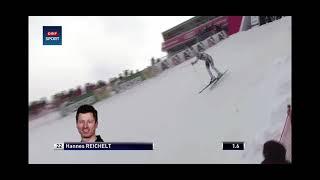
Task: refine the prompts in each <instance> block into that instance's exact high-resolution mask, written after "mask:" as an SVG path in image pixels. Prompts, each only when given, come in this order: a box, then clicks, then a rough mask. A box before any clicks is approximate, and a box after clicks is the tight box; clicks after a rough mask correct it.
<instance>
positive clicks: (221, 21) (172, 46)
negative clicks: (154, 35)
mask: <svg viewBox="0 0 320 180" xmlns="http://www.w3.org/2000/svg"><path fill="white" fill-rule="evenodd" d="M270 17H273V16H270ZM274 17H276V16H274ZM261 19H265V18H264V16H195V17H193V18H191V19H189V20H187V21H185V22H183V23H181V24H178V25H177V26H175V27H172V28H170V29H168V30H166V31H165V32H163V33H162V37H163V39H164V42H163V43H162V51H165V52H167V53H168V57H171V56H173V55H174V54H176V53H178V52H180V51H183V50H185V49H187V48H188V47H191V46H192V45H194V44H197V43H198V42H201V41H203V40H204V39H206V38H208V37H210V36H212V35H214V34H216V33H218V32H220V31H224V32H225V33H226V34H227V35H228V36H230V35H232V34H234V33H237V32H239V31H244V30H247V29H250V28H251V27H252V26H255V25H261V24H263V23H264V22H262V21H261ZM254 23H255V24H254Z"/></svg>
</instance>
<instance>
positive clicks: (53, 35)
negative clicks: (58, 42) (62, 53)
mask: <svg viewBox="0 0 320 180" xmlns="http://www.w3.org/2000/svg"><path fill="white" fill-rule="evenodd" d="M47 36H49V37H57V36H59V34H58V32H56V31H55V32H47Z"/></svg>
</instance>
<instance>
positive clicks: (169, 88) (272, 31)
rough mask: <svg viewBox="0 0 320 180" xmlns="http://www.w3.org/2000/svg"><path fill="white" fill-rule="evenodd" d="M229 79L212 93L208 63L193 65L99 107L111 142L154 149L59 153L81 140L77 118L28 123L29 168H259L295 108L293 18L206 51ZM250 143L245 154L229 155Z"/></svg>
mask: <svg viewBox="0 0 320 180" xmlns="http://www.w3.org/2000/svg"><path fill="white" fill-rule="evenodd" d="M206 52H207V53H209V54H210V55H212V56H213V58H214V60H215V64H216V65H217V67H218V68H219V69H220V70H226V69H229V73H227V74H226V76H225V77H224V78H223V79H222V80H221V81H220V83H219V84H218V85H217V86H216V87H215V88H214V89H212V90H210V89H207V90H205V91H204V92H203V93H202V94H198V91H199V90H200V89H201V88H202V87H203V86H204V85H205V84H206V83H207V82H208V80H209V76H208V74H207V71H206V69H205V65H204V63H203V62H199V63H197V64H196V65H195V66H191V65H190V62H191V61H193V60H194V59H191V60H189V61H186V62H184V63H182V64H180V65H178V66H176V67H174V68H172V69H169V70H167V71H164V72H163V73H161V74H160V75H159V76H157V77H155V78H153V79H148V80H146V81H145V82H144V83H142V84H141V85H139V86H136V87H134V88H132V89H130V90H128V91H126V92H123V93H121V94H117V95H115V96H113V97H111V98H109V99H107V100H105V101H101V102H98V103H96V104H95V105H94V107H95V108H96V109H97V110H98V117H99V126H98V129H97V134H100V135H101V136H102V138H103V139H104V141H107V142H116V141H120V142H153V143H154V148H155V150H153V151H54V150H53V144H54V143H59V142H65V141H80V136H79V134H78V132H77V129H76V126H75V113H73V114H70V115H69V116H66V117H64V118H61V119H59V118H56V115H55V114H50V115H47V116H45V117H42V119H38V120H37V121H34V122H41V121H42V120H44V121H45V120H46V119H48V118H49V119H50V118H52V119H56V120H52V121H50V123H46V124H42V125H41V126H40V125H38V126H37V125H33V124H32V122H31V123H29V163H45V164H46V163H69V164H70V163H81V164H82V163H89V164H94V163H98V164H99V163H103V164H105V163H214V164H218V163H236V164H239V163H260V162H261V161H262V160H263V157H262V145H263V143H264V142H265V141H267V140H269V139H277V140H279V138H280V135H281V132H282V128H283V126H284V123H285V118H286V110H287V109H286V108H287V107H286V105H287V104H290V103H291V17H285V18H282V19H280V20H277V21H274V22H272V23H269V24H266V25H264V26H260V27H256V28H253V29H250V30H248V31H244V32H239V33H237V34H234V35H232V36H230V37H229V38H228V39H225V40H224V41H222V42H220V43H219V44H217V45H216V46H214V47H212V48H209V49H207V50H206ZM223 141H244V142H245V150H244V151H223V150H222V142H223Z"/></svg>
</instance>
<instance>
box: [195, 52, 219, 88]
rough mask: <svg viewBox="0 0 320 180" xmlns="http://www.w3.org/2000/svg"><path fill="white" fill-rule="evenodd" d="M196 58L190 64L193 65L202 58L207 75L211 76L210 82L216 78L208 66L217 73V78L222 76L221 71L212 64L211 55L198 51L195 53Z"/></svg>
mask: <svg viewBox="0 0 320 180" xmlns="http://www.w3.org/2000/svg"><path fill="white" fill-rule="evenodd" d="M196 56H197V59H196V60H195V61H194V62H191V65H194V64H195V63H197V62H198V61H199V60H203V61H205V63H206V68H207V71H208V73H209V76H210V77H211V80H210V83H211V82H213V81H215V80H216V79H217V78H216V77H215V76H214V75H213V74H212V72H211V71H210V66H211V68H212V69H213V70H214V71H215V72H216V73H217V74H218V78H219V77H221V76H222V73H221V72H220V71H219V70H218V69H217V68H216V67H215V66H214V63H213V59H212V57H211V56H210V55H209V54H207V53H204V52H199V53H197V55H196Z"/></svg>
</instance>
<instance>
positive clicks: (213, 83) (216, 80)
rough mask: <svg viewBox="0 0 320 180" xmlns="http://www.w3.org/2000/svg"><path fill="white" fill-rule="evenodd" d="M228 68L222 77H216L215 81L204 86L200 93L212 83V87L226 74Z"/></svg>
mask: <svg viewBox="0 0 320 180" xmlns="http://www.w3.org/2000/svg"><path fill="white" fill-rule="evenodd" d="M227 71H228V70H225V71H224V72H223V73H222V75H221V76H220V77H218V78H217V79H215V80H214V81H212V82H210V83H209V84H208V85H207V86H206V87H204V88H203V89H202V90H201V91H200V92H199V94H200V93H201V92H202V91H204V90H205V89H207V88H208V87H209V86H210V85H212V87H213V86H214V85H215V84H216V83H217V82H218V81H219V80H220V79H221V78H222V77H223V76H224V74H225V73H226V72H227Z"/></svg>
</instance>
